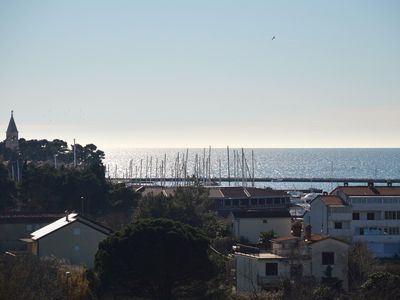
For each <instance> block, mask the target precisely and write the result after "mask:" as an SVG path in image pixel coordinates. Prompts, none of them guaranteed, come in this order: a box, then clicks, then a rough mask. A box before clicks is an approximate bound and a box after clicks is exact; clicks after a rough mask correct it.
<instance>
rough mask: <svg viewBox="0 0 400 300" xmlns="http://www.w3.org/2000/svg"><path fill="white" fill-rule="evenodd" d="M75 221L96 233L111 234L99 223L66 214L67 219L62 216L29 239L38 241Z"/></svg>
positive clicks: (35, 232)
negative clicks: (94, 230) (96, 231)
mask: <svg viewBox="0 0 400 300" xmlns="http://www.w3.org/2000/svg"><path fill="white" fill-rule="evenodd" d="M77 221H79V222H81V223H83V224H85V225H88V226H90V227H92V228H94V229H96V230H98V231H101V232H103V233H104V234H110V233H111V230H110V229H108V228H106V227H104V226H103V225H101V224H99V223H96V222H94V221H91V220H89V219H87V218H85V217H83V216H80V215H78V214H77V213H70V214H68V217H67V216H64V217H62V218H60V219H58V220H57V221H55V222H53V223H51V224H49V225H47V226H45V227H43V228H40V229H39V230H36V231H34V232H32V233H31V239H32V240H34V241H36V240H39V239H41V238H43V237H45V236H47V235H48V234H50V233H52V232H54V231H56V230H58V229H61V228H63V227H65V226H67V225H69V224H71V223H74V222H77Z"/></svg>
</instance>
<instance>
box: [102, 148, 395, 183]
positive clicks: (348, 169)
mask: <svg viewBox="0 0 400 300" xmlns="http://www.w3.org/2000/svg"><path fill="white" fill-rule="evenodd" d="M186 151H187V149H181V148H177V149H143V148H140V149H134V148H133V149H118V148H113V149H106V150H105V152H106V158H105V165H106V166H107V170H109V175H110V176H111V177H115V176H118V177H125V176H127V175H132V176H133V177H135V176H136V172H135V171H136V170H138V171H137V172H138V173H139V172H140V171H139V170H140V161H141V160H142V175H143V177H144V176H145V169H146V161H147V165H148V174H149V173H150V171H149V168H150V159H151V161H152V168H151V169H152V171H151V172H152V175H153V176H154V175H155V173H156V161H157V160H158V166H160V164H161V160H163V159H164V156H165V155H166V158H167V168H166V170H167V172H166V176H167V177H172V174H173V169H174V166H175V163H176V160H177V156H178V153H179V159H180V162H181V163H182V157H184V156H186ZM204 151H205V160H207V158H208V157H209V149H208V148H206V149H197V148H190V149H188V154H189V155H188V160H187V164H188V175H192V174H193V173H194V167H195V156H196V154H197V155H198V157H199V158H200V159H201V161H202V160H203V157H204ZM234 151H238V152H239V156H240V157H241V149H233V148H231V149H230V154H229V155H230V162H231V163H230V174H231V177H232V175H233V162H232V161H233V157H234V154H233V153H234ZM251 151H252V150H251V149H244V153H245V158H246V160H247V164H248V166H249V169H250V171H251V170H252V167H251V164H252V158H251V157H252V153H251ZM253 151H254V174H255V177H276V178H281V177H307V178H312V177H328V178H329V177H348V178H355V177H358V178H360V177H362V178H371V179H373V178H385V179H387V178H400V149H397V148H396V149H393V148H391V149H254V150H253ZM220 162H221V163H220ZM220 164H221V168H220V167H219V165H220ZM240 165H241V164H240ZM220 170H221V171H220ZM220 172H221V176H222V177H226V176H227V175H228V163H227V149H226V148H225V149H221V148H217V149H211V176H212V177H215V178H219V176H220ZM258 186H270V187H274V188H288V189H303V188H310V187H313V188H322V189H324V190H330V189H331V188H333V187H334V186H335V184H331V183H326V184H317V183H313V182H310V183H295V184H293V183H282V182H274V183H259V184H258Z"/></svg>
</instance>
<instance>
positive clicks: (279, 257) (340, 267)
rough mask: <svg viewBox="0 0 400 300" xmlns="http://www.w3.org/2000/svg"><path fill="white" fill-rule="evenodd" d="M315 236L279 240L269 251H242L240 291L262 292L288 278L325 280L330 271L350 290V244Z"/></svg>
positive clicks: (238, 273) (238, 276) (238, 255)
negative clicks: (308, 238)
mask: <svg viewBox="0 0 400 300" xmlns="http://www.w3.org/2000/svg"><path fill="white" fill-rule="evenodd" d="M315 237H316V235H314V238H313V239H310V240H302V239H301V238H295V237H288V238H282V239H276V240H275V241H274V242H273V247H272V250H271V251H269V252H259V253H245V252H246V250H245V249H239V250H238V251H237V252H236V253H235V260H236V290H237V292H238V293H254V292H259V291H261V290H262V289H267V288H270V287H276V286H277V285H278V284H279V283H280V282H281V281H282V280H284V279H294V278H300V277H301V278H305V277H309V278H314V279H316V280H317V281H322V280H323V278H324V277H326V276H327V268H330V269H331V277H335V278H337V279H339V280H340V281H341V284H342V288H343V289H345V290H347V289H348V275H347V273H348V249H349V245H348V244H347V243H345V242H342V241H339V240H335V239H333V238H329V237H321V236H319V237H316V238H315ZM328 266H329V267H328Z"/></svg>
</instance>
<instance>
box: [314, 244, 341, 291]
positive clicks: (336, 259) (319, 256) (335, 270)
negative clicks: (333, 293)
mask: <svg viewBox="0 0 400 300" xmlns="http://www.w3.org/2000/svg"><path fill="white" fill-rule="evenodd" d="M348 251H349V245H348V244H347V243H343V242H341V241H337V240H334V239H325V240H322V241H319V242H318V243H313V244H311V265H312V275H313V276H314V277H315V278H318V279H321V278H322V277H324V276H326V274H325V273H326V271H327V267H328V265H329V266H330V267H331V269H332V277H336V278H338V279H339V280H341V281H342V287H343V289H345V290H347V289H348V287H349V285H348V267H347V266H348ZM326 254H327V255H331V256H332V257H333V264H329V261H324V258H325V260H327V257H326ZM324 255H325V257H324ZM328 259H329V258H328Z"/></svg>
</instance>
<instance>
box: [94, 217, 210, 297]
mask: <svg viewBox="0 0 400 300" xmlns="http://www.w3.org/2000/svg"><path fill="white" fill-rule="evenodd" d="M207 249H208V239H207V238H206V236H205V235H204V234H203V233H202V232H201V231H199V230H197V229H195V228H193V227H191V226H189V225H186V224H182V223H180V222H175V221H172V220H167V219H142V220H140V221H138V222H135V223H133V224H131V225H128V226H127V227H125V228H124V229H123V230H122V231H120V232H117V233H116V234H114V235H112V236H111V237H109V238H108V239H106V240H104V241H103V242H102V243H100V245H99V250H98V252H97V254H96V258H95V268H94V270H95V272H96V273H97V276H98V278H99V281H100V284H99V285H100V287H101V288H102V290H103V292H109V293H112V294H114V295H120V296H138V297H149V298H152V299H172V298H174V297H177V294H178V293H179V290H180V289H181V287H182V286H185V285H188V284H190V283H193V282H194V281H200V282H205V281H207V280H208V279H210V278H211V277H212V276H213V270H214V268H213V264H212V263H211V261H210V260H209V257H208V251H207Z"/></svg>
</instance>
